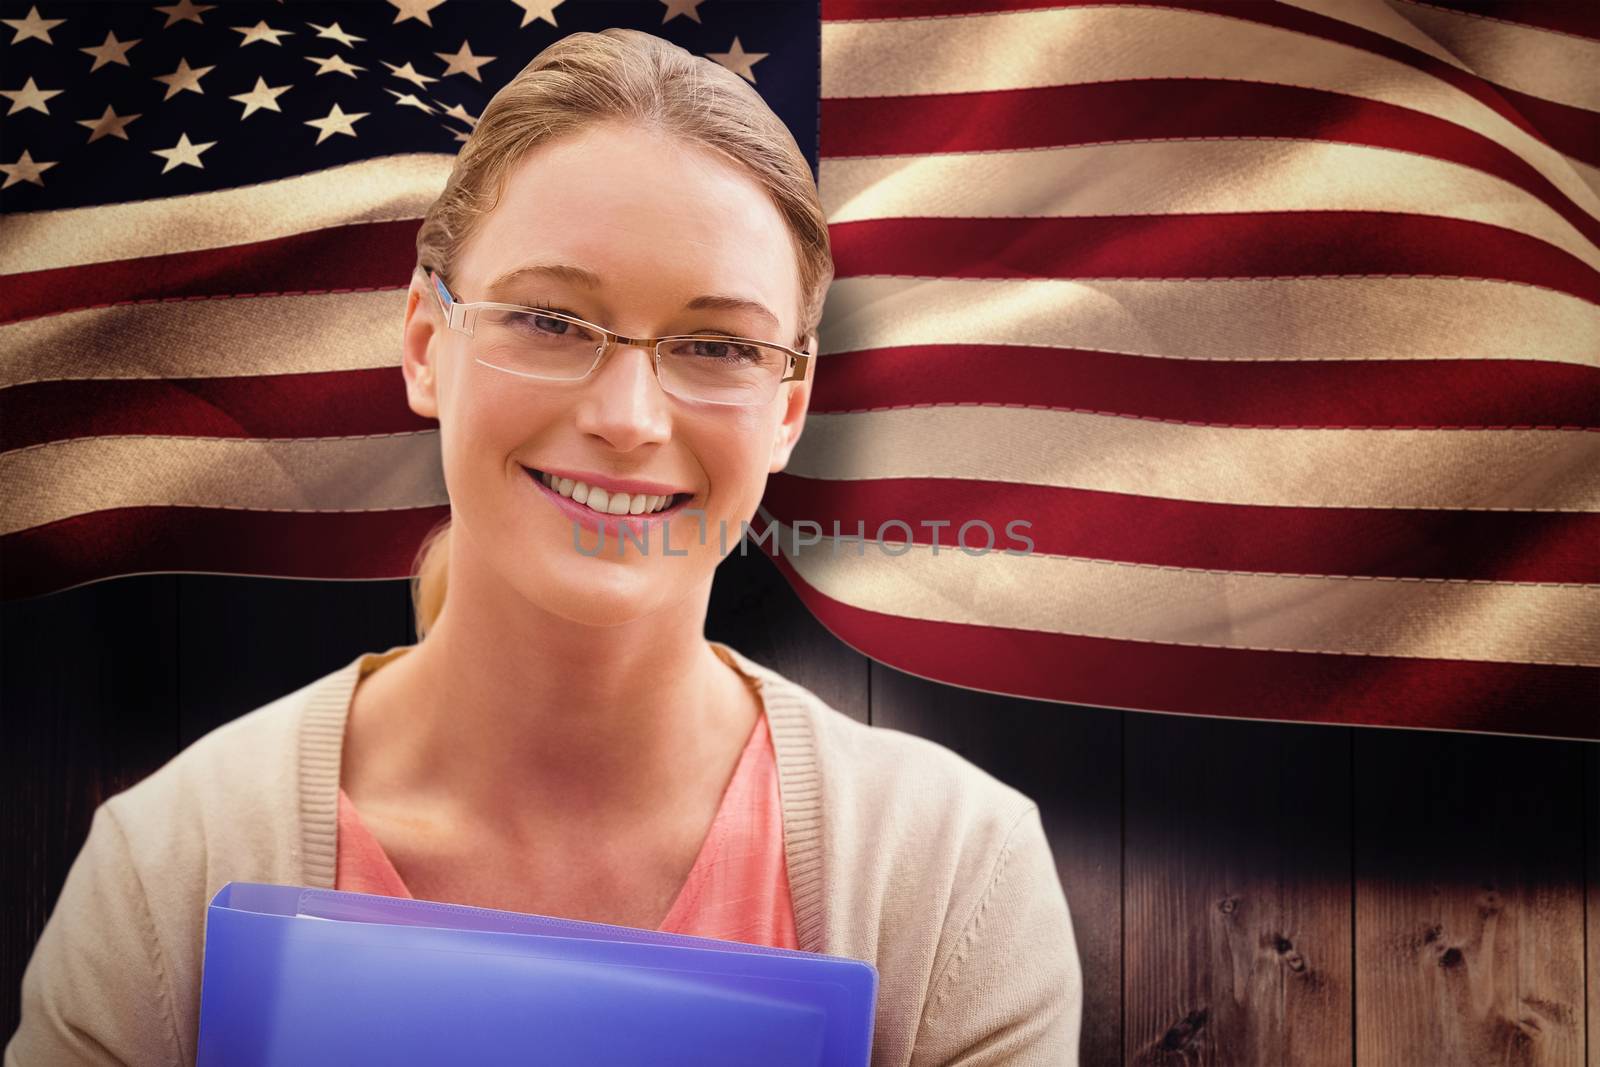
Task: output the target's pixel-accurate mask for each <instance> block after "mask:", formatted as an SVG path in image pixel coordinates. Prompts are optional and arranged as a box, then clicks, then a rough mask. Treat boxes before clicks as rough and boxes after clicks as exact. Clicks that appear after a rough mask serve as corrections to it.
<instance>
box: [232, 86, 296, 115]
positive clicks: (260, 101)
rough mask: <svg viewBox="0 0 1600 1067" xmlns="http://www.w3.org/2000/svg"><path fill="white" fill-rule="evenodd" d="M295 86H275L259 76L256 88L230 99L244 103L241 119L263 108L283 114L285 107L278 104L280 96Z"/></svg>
mask: <svg viewBox="0 0 1600 1067" xmlns="http://www.w3.org/2000/svg"><path fill="white" fill-rule="evenodd" d="M293 88H294V86H292V85H279V86H276V87H273V86H270V85H268V84H267V82H266V79H265V78H261V77H257V78H256V86H255V88H254V89H251V90H250V91H249V92H248V93H240V94H239V95H238V96H230V97H228V99H229V100H237V101H239V103H241V104H243V105H244V114H243V115H240V116H239V117H240V118H241V119H247V118H249V117H250V116H251V115H254V114H255V113H256V112H257V111H260V110H261V109H262V108H266V109H267V110H269V111H276V112H278V114H280V115H281V114H283V108H281V107H279V106H278V97H280V96H282V95H283V94H284V93H286V92H288V91H289V90H290V89H293Z"/></svg>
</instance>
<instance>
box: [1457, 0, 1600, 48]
mask: <svg viewBox="0 0 1600 1067" xmlns="http://www.w3.org/2000/svg"><path fill="white" fill-rule="evenodd" d="M1431 2H1432V3H1433V5H1434V6H1435V7H1446V8H1457V7H1459V8H1461V9H1462V10H1463V11H1464V12H1466V13H1469V14H1475V15H1479V16H1481V17H1483V18H1492V19H1496V20H1499V21H1501V22H1510V23H1512V24H1514V25H1520V26H1530V27H1533V28H1535V29H1541V30H1554V31H1555V32H1557V33H1570V34H1572V35H1573V36H1575V37H1587V38H1589V39H1590V40H1591V41H1600V6H1597V5H1595V4H1585V3H1577V4H1547V3H1531V4H1530V3H1528V2H1527V0H1431Z"/></svg>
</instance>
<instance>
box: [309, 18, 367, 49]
mask: <svg viewBox="0 0 1600 1067" xmlns="http://www.w3.org/2000/svg"><path fill="white" fill-rule="evenodd" d="M306 25H307V26H310V27H311V28H312V29H314V30H316V31H317V36H318V37H328V38H331V39H332V40H335V41H338V42H339V43H340V44H342V45H344V46H345V47H347V48H348V47H349V46H350V45H353V44H355V43H356V42H357V41H365V40H366V38H365V37H357V36H356V35H355V34H353V33H345V32H344V30H342V29H340V28H339V24H338V23H337V22H335V23H334V24H333V25H332V26H318V25H317V24H316V23H315V22H308V23H306Z"/></svg>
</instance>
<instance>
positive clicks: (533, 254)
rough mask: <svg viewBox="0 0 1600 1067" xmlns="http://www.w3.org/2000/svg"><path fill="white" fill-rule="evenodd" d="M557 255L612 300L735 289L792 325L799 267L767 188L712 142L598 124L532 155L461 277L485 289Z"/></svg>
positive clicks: (517, 171) (519, 167)
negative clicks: (590, 275) (598, 282)
mask: <svg viewBox="0 0 1600 1067" xmlns="http://www.w3.org/2000/svg"><path fill="white" fill-rule="evenodd" d="M552 262H553V263H570V264H574V265H577V266H581V267H584V268H586V269H588V270H590V271H593V272H594V273H595V274H598V275H599V276H600V277H601V279H602V282H603V284H604V288H603V290H602V293H603V296H604V298H605V299H606V300H608V301H611V300H622V299H640V300H652V299H656V298H659V299H660V300H662V301H666V300H670V299H673V298H677V299H678V303H680V304H681V303H683V302H684V301H686V300H688V299H690V298H692V297H695V296H700V295H703V294H716V295H726V296H737V297H744V298H749V299H754V300H757V301H759V302H760V303H762V304H765V305H766V306H767V307H769V308H771V309H772V310H773V311H774V312H775V313H777V314H778V315H779V317H780V318H781V319H782V320H783V323H784V325H785V326H792V325H793V316H794V314H795V307H796V305H797V301H798V291H799V269H798V266H797V265H796V263H795V255H794V246H793V243H792V241H791V238H790V236H789V231H788V228H787V227H786V226H785V225H784V222H783V218H782V216H781V215H780V214H779V212H778V209H777V207H776V206H775V205H774V204H773V203H772V201H771V199H770V198H769V197H768V195H767V193H766V192H765V190H763V189H762V188H761V186H760V185H758V184H757V183H756V181H755V179H754V178H753V177H751V176H749V175H748V174H746V173H745V172H744V171H743V170H741V169H739V168H738V167H737V165H735V164H733V163H732V162H730V161H727V160H724V159H722V158H721V157H719V156H717V155H716V154H714V153H712V152H710V151H709V150H707V149H704V148H701V147H699V146H695V145H689V144H686V143H684V142H682V141H679V140H676V139H674V138H672V137H670V136H668V135H664V134H660V133H656V132H653V131H647V130H643V129H640V128H638V127H634V126H622V125H612V124H606V125H598V126H593V127H590V128H589V129H586V130H583V131H581V132H579V133H577V134H574V135H572V136H570V137H566V138H563V139H561V140H559V141H555V142H552V143H549V144H545V145H541V146H540V147H538V148H536V149H534V150H533V151H531V152H529V153H528V154H527V155H526V156H525V157H524V158H523V159H521V160H520V161H519V162H518V163H517V164H516V166H515V167H514V168H513V169H512V171H511V173H510V175H509V177H508V179H507V181H506V184H505V189H504V192H503V194H502V196H501V198H500V200H499V202H498V203H497V204H496V206H495V208H494V210H493V211H492V212H491V213H490V215H489V216H488V218H486V219H485V220H483V223H482V224H481V225H480V227H479V228H478V229H477V231H476V232H475V233H474V235H473V239H472V241H471V242H469V245H468V248H467V250H466V253H465V255H464V256H463V259H462V263H461V269H460V272H459V273H460V275H461V276H462V277H463V278H464V279H471V280H472V282H473V283H475V284H476V285H479V286H481V285H485V284H487V283H488V282H489V281H490V280H491V279H494V278H496V277H499V276H500V275H502V274H504V273H506V272H508V271H512V270H515V269H516V268H518V267H520V266H524V265H526V264H530V263H552ZM527 284H528V285H531V286H534V287H538V286H539V285H541V284H543V285H549V284H551V283H549V282H546V281H542V280H541V279H530V280H529V281H528V283H527Z"/></svg>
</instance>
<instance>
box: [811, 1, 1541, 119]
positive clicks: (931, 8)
mask: <svg viewBox="0 0 1600 1067" xmlns="http://www.w3.org/2000/svg"><path fill="white" fill-rule="evenodd" d="M1080 6H1081V7H1111V6H1128V7H1151V6H1160V7H1163V8H1167V9H1169V10H1175V11H1194V12H1200V13H1204V14H1211V15H1218V16H1222V17H1225V18H1235V19H1239V20H1241V21H1247V22H1253V23H1256V24H1258V25H1262V26H1275V27H1277V28H1279V29H1285V30H1290V31H1293V32H1295V33H1303V34H1307V35H1310V36H1313V37H1320V38H1322V39H1323V40H1327V41H1333V42H1336V43H1339V44H1345V45H1349V46H1351V47H1353V48H1360V49H1362V50H1363V51H1367V52H1371V53H1373V54H1374V55H1379V56H1383V57H1385V58H1388V59H1393V60H1396V61H1397V62H1400V63H1404V64H1406V65H1407V66H1410V67H1413V68H1415V69H1416V70H1419V71H1422V72H1423V73H1425V74H1429V75H1431V76H1432V77H1435V78H1437V79H1439V80H1440V81H1442V82H1445V83H1447V84H1449V85H1453V86H1455V87H1456V88H1458V89H1460V90H1461V91H1462V92H1464V93H1467V94H1468V95H1469V96H1471V97H1472V98H1473V99H1475V100H1477V101H1479V102H1480V103H1482V104H1484V105H1485V106H1486V107H1488V108H1490V109H1491V110H1493V111H1495V112H1496V113H1497V114H1499V115H1500V116H1502V117H1503V118H1505V119H1506V120H1507V121H1508V122H1510V123H1512V124H1513V125H1515V126H1517V127H1518V128H1519V129H1521V130H1523V131H1525V132H1526V133H1528V134H1530V135H1532V136H1533V137H1535V138H1537V139H1539V140H1544V137H1543V135H1542V134H1541V133H1540V132H1539V130H1538V129H1537V128H1535V127H1534V125H1533V124H1532V123H1530V122H1529V121H1528V119H1527V118H1526V117H1525V116H1523V115H1522V114H1520V113H1519V112H1518V110H1517V109H1516V107H1515V106H1513V105H1512V104H1511V103H1509V102H1508V101H1507V100H1506V99H1505V97H1504V96H1503V95H1502V94H1501V91H1500V88H1499V87H1498V86H1496V85H1494V84H1493V83H1492V82H1489V81H1486V80H1485V79H1483V78H1481V77H1479V76H1478V75H1476V74H1472V73H1470V72H1468V71H1464V70H1462V69H1460V68H1459V67H1454V66H1451V65H1450V64H1449V63H1446V62H1445V61H1444V60H1442V59H1437V58H1435V57H1434V56H1431V55H1429V54H1428V53H1427V52H1424V51H1422V50H1421V49H1418V48H1413V47H1411V46H1410V45H1408V44H1402V43H1401V42H1399V41H1396V40H1394V39H1393V38H1391V37H1385V36H1384V35H1383V34H1381V33H1377V32H1376V31H1373V30H1368V29H1365V28H1363V27H1360V26H1353V25H1351V24H1350V23H1348V22H1341V21H1339V20H1338V19H1336V18H1332V17H1330V16H1327V15H1319V14H1317V13H1316V12H1312V11H1304V10H1301V9H1299V8H1295V7H1291V6H1289V5H1287V4H1268V3H1260V2H1254V0H1252V2H1241V0H1164V2H1163V3H1161V4H1159V5H1154V4H1152V3H1151V0H823V2H822V18H823V20H824V21H830V20H836V19H838V20H843V19H893V18H928V17H933V16H940V15H943V16H958V15H963V14H982V13H988V12H1000V11H1020V10H1033V9H1038V8H1060V7H1080ZM1218 32H1219V33H1223V34H1225V33H1226V32H1227V31H1226V27H1225V25H1224V24H1221V23H1219V24H1218ZM1240 69H1241V70H1243V69H1246V60H1245V59H1241V67H1240ZM1546 143H1547V144H1548V143H1549V142H1548V141H1547V142H1546Z"/></svg>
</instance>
